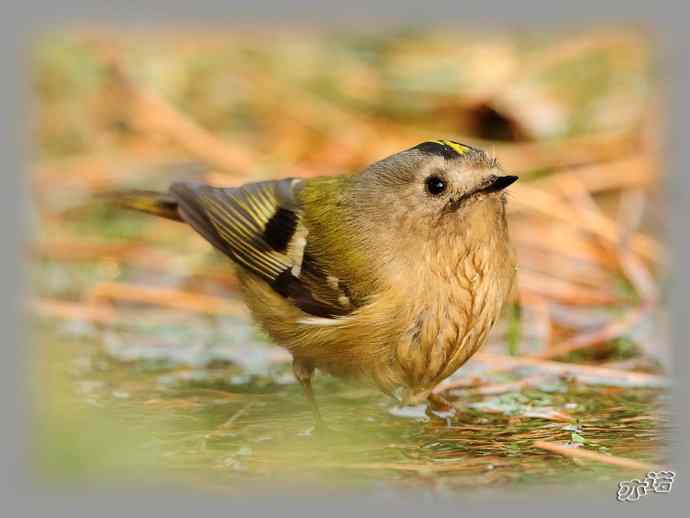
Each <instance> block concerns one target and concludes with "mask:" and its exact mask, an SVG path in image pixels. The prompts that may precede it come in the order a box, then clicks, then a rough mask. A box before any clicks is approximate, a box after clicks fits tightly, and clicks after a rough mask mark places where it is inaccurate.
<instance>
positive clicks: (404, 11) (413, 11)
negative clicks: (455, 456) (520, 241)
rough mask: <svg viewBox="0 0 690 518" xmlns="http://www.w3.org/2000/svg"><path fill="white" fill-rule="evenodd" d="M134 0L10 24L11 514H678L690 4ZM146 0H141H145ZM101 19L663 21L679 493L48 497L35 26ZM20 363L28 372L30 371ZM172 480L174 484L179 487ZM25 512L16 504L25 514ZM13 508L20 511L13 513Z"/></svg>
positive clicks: (6, 321)
mask: <svg viewBox="0 0 690 518" xmlns="http://www.w3.org/2000/svg"><path fill="white" fill-rule="evenodd" d="M128 4H130V2H114V3H111V4H107V5H106V4H105V3H101V4H97V3H92V2H85V1H80V0H63V1H62V2H60V5H51V4H49V3H45V4H44V3H41V2H31V1H24V2H22V3H17V4H15V5H12V6H6V7H5V9H4V11H5V12H4V13H3V14H4V16H3V19H2V22H1V23H2V25H3V27H2V31H0V39H1V41H0V56H2V63H3V64H4V66H3V70H4V72H5V74H4V78H3V80H2V81H1V82H0V88H1V89H2V92H0V113H1V114H2V117H0V126H1V130H0V135H2V139H1V140H0V142H2V153H3V166H4V171H3V174H2V175H1V176H0V182H2V184H1V188H0V200H1V203H0V215H1V216H2V217H0V236H2V238H3V246H2V248H1V251H0V287H2V291H3V296H2V297H0V319H1V321H0V322H1V324H2V327H0V329H2V331H3V335H4V343H3V344H2V347H1V348H0V353H1V354H2V361H0V368H2V375H1V376H0V383H2V387H0V397H1V398H2V400H3V404H2V406H1V407H0V408H2V409H3V426H2V434H3V439H4V440H2V442H1V443H0V451H1V456H0V460H1V461H2V468H3V469H2V481H1V483H0V487H1V488H2V492H3V494H2V496H3V497H4V498H3V499H2V504H3V508H4V510H5V513H8V511H9V512H11V513H12V514H11V515H14V514H18V513H19V512H21V513H22V515H38V514H39V513H40V514H41V515H43V514H48V513H50V514H51V515H53V514H55V515H63V514H64V515H69V516H81V515H84V516H94V515H98V516H107V515H111V514H112V515H113V516H118V517H121V516H123V514H137V515H138V514H142V515H143V514H146V515H159V514H160V515H165V516H169V517H172V516H178V515H179V516H189V515H190V514H194V513H199V512H205V513H214V514H215V513H222V515H224V516H229V515H234V516H254V515H264V514H265V515H272V516H278V515H280V516H281V517H282V516H285V515H286V514H287V515H290V516H293V515H295V516H305V515H310V514H317V513H318V514H320V515H327V516H329V517H331V516H334V515H343V516H345V515H347V516H352V515H353V514H355V513H363V512H364V513H369V512H370V513H372V514H374V513H376V514H383V513H386V514H388V513H395V516H398V515H399V516H408V515H409V516H419V515H420V514H422V513H424V514H429V513H433V515H434V517H436V516H446V515H449V516H450V515H457V514H458V513H459V512H461V511H463V510H466V509H468V508H471V509H472V510H474V509H475V508H476V510H477V511H480V512H488V513H491V514H507V513H518V514H522V513H523V512H524V513H529V514H530V516H532V515H534V514H537V515H541V514H544V515H547V516H548V515H551V516H553V515H555V514H557V515H559V516H562V515H564V514H575V513H577V515H578V516H581V515H582V514H583V512H587V511H590V510H592V511H593V510H594V509H595V508H596V509H597V510H599V509H602V506H604V507H603V509H605V512H610V513H614V514H618V513H621V514H623V513H624V514H625V515H626V516H630V515H635V514H637V513H644V514H648V513H649V511H650V510H651V509H654V510H663V511H667V510H668V511H672V510H674V508H675V509H678V510H679V509H682V507H681V506H682V504H683V497H684V489H685V488H686V487H688V486H687V482H686V481H687V479H688V476H690V470H688V469H687V468H688V465H689V453H690V450H689V448H688V437H689V434H688V432H689V430H690V417H689V410H690V404H689V403H690V387H689V386H688V385H689V382H688V367H690V365H689V361H688V360H689V357H688V342H689V338H690V325H689V324H690V318H688V309H689V308H690V300H689V299H688V297H689V295H688V294H689V292H690V290H689V288H690V282H689V280H690V277H689V276H688V270H687V267H686V266H687V265H689V264H690V249H689V247H688V237H689V236H688V232H687V222H688V221H690V214H688V202H689V200H688V189H687V185H688V177H687V173H686V171H688V170H690V147H689V146H687V145H686V140H687V135H689V134H690V127H689V124H688V121H690V113H689V112H690V110H689V109H688V106H689V104H688V92H690V81H689V77H688V56H689V55H690V44H689V43H688V33H689V32H690V31H689V30H688V28H687V25H688V24H687V18H688V16H687V13H683V12H681V9H680V6H678V5H676V2H673V1H672V0H669V1H667V0H662V1H658V0H657V1H655V2H650V1H649V0H646V1H644V0H629V1H627V2H622V1H621V2H602V1H601V0H598V1H597V0H578V1H577V2H562V3H559V2H553V1H548V0H521V1H520V2H513V3H509V2H504V3H502V4H490V3H489V2H482V3H480V4H479V5H469V4H466V3H460V2H458V1H457V0H455V1H452V0H438V1H437V0H426V1H419V0H398V1H395V0H389V1H385V2H379V3H376V4H371V2H367V1H365V0H348V1H347V2H338V1H336V0H320V1H319V0H296V1H292V2H283V3H280V2H278V1H277V0H273V1H258V0H256V1H254V2H252V3H249V2H239V1H236V0H226V1H223V0H195V1H194V2H189V1H185V0H167V1H153V0H148V1H143V2H139V5H128ZM132 4H133V3H132ZM85 21H93V22H98V23H109V24H115V25H120V26H123V27H124V26H127V27H131V26H142V25H158V24H175V25H182V24H184V25H190V24H191V25H197V26H199V25H202V26H203V25H214V26H218V25H221V26H228V25H232V24H254V23H297V24H302V25H304V24H307V25H315V24H327V25H336V26H341V27H344V26H348V25H353V26H356V27H359V28H362V27H365V28H367V27H368V28H371V29H373V30H376V28H377V27H378V26H381V25H382V24H386V25H392V24H395V25H410V24H418V23H425V24H426V23H443V24H448V23H459V24H465V25H467V26H469V27H470V28H475V29H480V30H481V29H482V28H483V27H485V28H497V27H501V26H509V27H510V26H512V27H514V26H516V25H517V26H524V27H526V28H528V27H529V28H544V29H546V30H553V29H558V28H561V27H563V26H565V27H566V28H567V27H572V28H579V27H583V28H586V27H591V26H593V25H604V24H617V23H634V24H640V25H643V26H645V27H650V28H651V29H652V30H653V31H654V32H656V33H657V35H658V36H659V43H660V46H661V48H662V51H663V52H665V54H664V55H663V58H664V63H662V71H663V72H664V73H665V74H666V86H667V91H668V94H669V103H670V108H671V109H670V110H669V114H670V117H669V124H668V127H667V139H666V146H667V150H668V161H667V180H668V181H667V185H666V193H667V197H666V200H667V202H668V204H670V209H669V218H668V220H669V222H670V224H669V228H668V234H667V238H668V239H667V242H668V243H669V244H670V247H671V253H672V261H671V262H672V270H673V277H672V279H673V283H672V285H671V286H670V292H669V295H670V301H671V318H670V321H671V338H672V341H673V353H674V362H673V365H674V372H673V375H674V393H673V400H672V406H673V411H674V428H673V433H672V445H673V458H674V459H675V462H676V464H675V466H674V467H675V469H676V471H677V472H678V477H677V480H676V482H675V484H674V490H673V492H672V493H671V494H670V495H663V496H658V497H652V498H648V499H644V500H643V501H641V502H639V503H637V504H618V503H616V502H615V499H614V493H613V488H612V490H611V491H607V492H606V494H601V495H587V497H586V499H583V498H582V496H583V495H581V494H578V495H575V494H573V495H568V494H567V493H565V492H564V493H562V494H550V495H544V498H540V499H537V498H533V497H532V496H528V495H517V494H515V493H508V494H505V495H493V494H492V496H491V498H492V501H490V502H489V501H485V500H482V498H481V495H478V498H476V499H475V498H471V499H469V500H467V499H465V500H463V501H460V500H449V501H443V502H437V503H435V504H433V505H432V504H430V503H429V499H428V498H426V497H425V495H423V494H422V493H416V492H415V493H412V494H406V495H397V494H396V495H388V496H386V497H381V498H373V497H362V496H360V497H358V496H357V495H350V498H346V497H345V495H343V494H338V495H330V496H329V495H325V494H320V495H319V496H318V497H315V496H311V495H306V494H299V495H285V494H280V495H262V496H261V497H259V496H258V495H259V494H258V493H257V494H256V495H253V496H252V495H247V497H246V498H243V499H241V500H238V499H237V498H233V499H230V498H223V497H218V496H216V495H214V496H210V495H209V496H203V495H200V494H198V493H193V492H191V491H190V492H189V494H182V492H181V491H180V489H179V488H176V489H175V493H174V494H170V493H169V492H166V488H161V487H144V488H141V487H140V488H137V489H134V488H119V489H118V488H110V489H107V488H105V487H102V486H100V485H99V484H98V481H90V482H91V483H90V484H88V485H87V486H85V487H84V488H83V489H82V490H80V491H74V489H73V488H70V489H69V490H67V488H66V491H65V492H64V493H63V494H59V493H57V492H53V493H48V492H47V491H46V490H45V489H41V488H39V487H37V486H34V485H33V484H32V482H31V481H30V478H29V473H28V469H27V454H28V450H27V448H28V444H27V442H26V440H25V439H26V437H27V435H28V433H29V432H30V429H31V427H30V426H29V423H28V421H27V418H28V412H27V411H26V408H27V404H28V401H29V399H28V394H27V393H26V392H27V390H26V388H27V385H26V383H25V379H26V376H27V373H28V372H29V371H28V365H27V362H26V361H25V356H26V355H25V343H24V339H23V338H24V337H23V335H24V332H25V331H26V329H25V326H24V324H23V320H22V313H23V312H22V293H23V287H24V286H23V281H22V273H23V260H22V258H23V251H22V248H23V236H26V235H27V232H28V231H29V230H30V228H29V221H28V217H27V215H26V213H25V212H24V204H23V201H24V200H25V196H26V194H27V190H26V185H27V182H26V178H27V176H26V175H25V166H24V158H25V156H26V152H27V150H28V146H27V143H26V142H25V139H24V135H26V130H27V129H28V128H27V123H26V112H25V111H24V110H25V109H26V107H27V104H26V102H27V96H26V91H27V90H26V88H27V86H28V85H27V83H26V66H25V65H26V63H25V59H26V57H27V52H26V51H27V48H28V45H29V44H30V42H31V39H32V35H33V34H34V33H36V32H41V31H42V30H45V29H50V28H54V27H61V26H64V25H69V24H75V23H79V22H85ZM18 366H19V368H17V367H18ZM168 489H169V488H168ZM12 511H14V512H12ZM7 515H10V514H7Z"/></svg>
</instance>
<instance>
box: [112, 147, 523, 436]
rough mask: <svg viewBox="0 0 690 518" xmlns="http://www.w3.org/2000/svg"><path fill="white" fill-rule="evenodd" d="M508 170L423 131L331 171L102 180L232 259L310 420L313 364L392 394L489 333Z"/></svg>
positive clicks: (502, 278) (456, 363)
mask: <svg viewBox="0 0 690 518" xmlns="http://www.w3.org/2000/svg"><path fill="white" fill-rule="evenodd" d="M517 179H518V177H517V176H515V175H510V174H506V172H505V171H504V170H503V169H502V167H501V166H500V165H499V163H498V161H497V159H496V158H494V157H491V156H489V155H488V154H487V153H486V152H485V151H483V150H481V149H478V148H476V147H472V146H469V145H466V144H462V143H460V142H457V141H455V140H447V139H439V140H429V141H425V142H422V143H420V144H417V145H415V146H414V147H411V148H409V149H405V150H402V151H400V152H398V153H395V154H393V155H390V156H388V157H385V158H382V159H381V160H379V161H377V162H375V163H373V164H371V165H369V166H368V167H366V168H365V169H364V170H362V171H361V172H358V173H356V174H347V175H342V176H320V177H313V178H304V179H302V178H285V179H279V180H267V181H259V182H254V183H247V184H244V185H241V186H239V187H225V188H224V187H217V186H210V185H207V184H203V183H199V182H186V181H182V182H175V183H172V184H171V185H170V187H169V189H168V191H167V192H155V191H144V190H130V191H120V192H115V193H110V198H111V200H112V201H114V202H115V203H117V204H118V205H119V206H121V207H125V208H128V209H134V210H137V211H141V212H145V213H148V214H152V215H155V216H159V217H163V218H167V219H170V220H174V221H177V222H181V223H184V224H186V225H188V226H190V227H191V228H192V229H193V230H195V231H196V232H197V233H199V234H200V235H201V236H202V237H203V238H205V239H206V240H207V241H208V242H209V243H210V244H211V245H212V246H213V247H214V248H216V249H217V250H218V251H220V252H221V253H222V254H224V255H225V256H227V258H229V259H230V260H231V261H232V263H234V265H235V270H236V274H237V277H238V278H239V284H240V287H241V292H242V294H243V298H244V300H245V301H246V303H247V305H248V307H249V309H250V312H251V314H252V316H253V318H254V319H255V321H256V322H257V323H258V324H259V325H260V327H262V328H263V329H264V330H265V331H266V332H267V334H268V335H269V336H270V337H271V338H272V339H273V340H274V341H275V342H276V343H277V344H279V345H281V346H283V347H284V348H286V349H287V350H288V351H289V352H290V353H291V355H292V358H293V364H292V366H293V372H294V375H295V377H296V379H297V380H298V381H299V383H300V384H301V385H302V387H303V391H304V394H305V396H306V400H307V401H308V403H309V405H310V407H311V410H312V412H313V415H314V418H315V422H316V423H317V424H318V423H321V422H322V418H321V413H320V410H319V405H318V404H317V402H316V399H315V396H314V391H313V388H312V377H313V374H314V372H315V370H318V371H320V372H324V373H327V374H331V375H333V376H336V377H341V378H347V379H352V380H357V381H360V382H362V383H365V384H369V385H373V386H374V387H377V388H378V389H380V390H381V391H382V392H384V393H385V394H387V395H389V396H391V397H393V398H395V399H396V400H397V401H398V402H399V403H400V404H402V405H418V404H422V403H427V402H428V403H430V404H444V403H447V402H445V401H444V400H443V399H442V398H439V396H437V395H436V394H434V392H433V390H434V388H435V387H436V386H438V385H439V384H440V383H441V382H442V381H443V380H444V379H445V378H447V377H448V376H450V375H451V374H453V373H454V372H455V371H457V370H458V369H459V368H460V367H461V366H462V365H463V364H464V363H465V362H467V360H469V359H470V358H471V357H472V355H473V354H474V353H475V352H476V351H477V350H478V349H479V348H481V347H482V345H484V344H485V343H486V341H487V335H488V333H489V331H490V330H491V328H492V327H493V326H494V324H495V322H496V320H497V319H498V318H499V316H500V314H501V311H502V307H503V306H504V304H505V303H506V301H508V300H509V299H510V297H511V296H512V294H513V290H514V288H515V277H516V270H517V267H516V259H515V254H514V250H513V248H512V246H511V243H510V237H509V231H508V223H507V219H506V203H507V196H506V191H505V189H506V188H507V187H508V186H510V185H511V184H513V183H514V182H515V181H516V180H517Z"/></svg>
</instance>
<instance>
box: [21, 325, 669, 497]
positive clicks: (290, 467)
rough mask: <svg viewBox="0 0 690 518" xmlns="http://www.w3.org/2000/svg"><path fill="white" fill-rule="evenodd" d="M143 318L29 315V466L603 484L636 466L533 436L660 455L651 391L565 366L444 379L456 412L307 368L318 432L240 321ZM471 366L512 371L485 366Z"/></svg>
mask: <svg viewBox="0 0 690 518" xmlns="http://www.w3.org/2000/svg"><path fill="white" fill-rule="evenodd" d="M153 314H154V315H157V314H156V313H155V312H154V313H153ZM158 316H159V320H160V321H161V322H165V328H164V329H163V328H162V327H161V326H162V325H163V324H162V323H161V322H159V323H158V324H153V323H151V322H149V323H148V324H146V325H143V324H141V323H139V324H136V323H132V322H135V320H130V324H126V323H121V324H120V325H117V326H112V327H110V328H108V329H103V328H99V326H97V325H93V324H85V323H76V322H72V323H66V322H58V321H52V320H50V319H46V320H42V321H41V323H40V324H37V325H36V326H34V344H36V345H37V349H38V352H40V353H41V354H40V358H41V360H42V361H41V362H40V365H41V367H40V368H39V369H38V370H37V374H38V375H39V377H40V383H39V384H37V387H38V388H37V390H39V391H40V392H41V394H40V395H41V399H42V401H41V403H40V405H39V407H38V408H39V412H38V420H39V423H40V424H41V425H40V426H39V427H37V428H38V432H37V434H38V437H37V438H38V445H39V448H38V453H37V457H36V459H37V462H38V464H37V465H38V467H39V470H40V472H41V473H42V474H43V475H47V476H48V477H49V478H54V479H57V480H60V481H63V482H64V480H65V479H67V480H71V479H74V480H83V479H89V480H94V479H96V480H98V481H103V480H110V479H112V480H120V479H125V480H130V481H131V480H141V481H149V482H151V481H160V480H171V481H174V482H180V483H183V484H185V485H188V484H192V485H194V486H197V487H202V488H205V489H212V490H218V491H223V492H225V491H229V492H233V491H237V490H239V488H241V487H244V485H245V484H247V483H250V484H253V483H255V482H261V483H278V484H288V485H293V484H301V483H306V484H313V483H316V484H319V485H325V486H326V487H331V486H332V487H338V488H340V489H343V488H349V487H351V488H358V489H359V490H362V489H364V490H371V491H380V490H385V489H386V488H390V489H395V488H401V487H409V486H415V487H423V488H429V489H430V490H433V491H434V492H450V493H453V492H456V491H461V490H463V489H468V488H478V487H481V488H495V487H501V488H510V489H511V490H518V489H519V488H521V487H526V486H528V487H534V488H541V487H543V486H544V485H554V484H555V485H567V486H569V487H571V488H572V487H573V485H579V486H585V487H589V486H590V485H591V486H592V488H596V489H598V490H600V491H602V490H603V489H604V488H605V487H609V488H610V491H611V494H612V495H614V494H615V488H616V484H617V481H618V480H621V479H629V478H637V477H641V476H642V475H643V473H638V472H636V471H635V470H621V469H620V468H616V467H612V466H606V465H601V464H599V463H593V462H586V461H579V460H573V459H569V458H565V457H562V456H559V455H555V454H552V453H549V452H546V451H544V450H540V449H538V448H536V447H534V445H533V442H534V441H535V440H539V439H542V440H549V441H555V442H559V443H564V444H569V445H571V446H572V447H573V448H584V449H588V450H593V451H596V452H601V453H604V454H611V455H617V456H623V457H627V458H630V459H636V460H640V461H646V462H650V463H657V462H663V461H664V460H665V459H664V454H663V449H662V445H663V444H664V439H663V436H664V433H665V432H667V431H668V423H667V414H666V412H665V410H664V404H665V401H666V394H665V393H664V392H663V391H662V390H660V389H639V388H638V389H635V388H633V389H631V388H619V387H593V386H584V385H581V384H579V383H577V382H575V381H573V380H569V379H567V378H544V379H543V380H541V381H540V382H539V383H536V384H535V386H533V387H529V388H525V389H523V390H518V391H508V392H505V393H497V394H484V395H483V394H480V393H478V391H476V390H472V389H458V390H456V391H454V392H452V393H451V395H450V396H449V397H452V398H453V399H454V403H455V404H456V405H457V407H458V409H459V412H458V414H457V416H456V417H452V418H443V417H439V416H435V415H432V416H431V417H430V416H429V415H427V413H426V412H425V409H424V408H423V407H412V408H399V407H397V406H396V405H395V403H394V402H393V401H391V400H390V399H388V398H386V397H385V396H383V395H380V394H378V393H376V392H373V391H370V390H367V389H363V388H361V387H354V386H351V385H348V384H346V383H343V382H339V381H337V380H334V379H333V378H330V377H327V376H319V377H317V379H316V382H315V390H316V394H317V398H318V400H319V402H320V404H321V408H322V412H323V414H324V416H325V419H326V420H327V423H328V426H329V428H330V429H331V430H330V432H326V433H320V432H319V431H318V430H315V429H314V427H313V420H312V416H311V414H310V412H309V408H308V407H307V404H306V402H305V400H304V398H303V395H302V392H301V388H300V386H299V385H298V384H297V383H296V382H295V380H294V378H293V377H292V374H291V369H290V367H289V363H287V362H286V361H285V360H286V356H285V354H284V353H282V352H281V350H280V349H278V348H276V347H275V346H272V345H270V344H268V343H266V342H264V341H263V338H262V337H261V336H259V335H257V334H256V333H255V332H254V331H253V330H252V327H251V326H250V325H249V324H248V323H247V322H246V321H244V320H242V319H239V318H238V319H233V318H229V319H228V318H225V319H217V318H209V317H190V316H189V315H186V316H181V315H177V316H173V317H172V318H171V317H170V314H168V313H165V312H160V314H159V315H158ZM153 320H156V318H155V316H154V318H153ZM475 364H476V365H475ZM480 365H481V362H474V363H473V362H470V364H468V366H467V369H463V370H465V371H466V372H465V373H464V374H463V370H461V373H460V374H459V375H458V376H459V377H460V378H462V377H463V376H466V377H467V376H468V375H469V374H468V373H471V374H472V375H473V376H476V375H477V373H481V369H480V368H479V367H478V366H480ZM482 377H483V379H484V380H485V381H487V380H489V381H493V382H506V381H510V380H511V379H512V378H511V375H510V374H508V373H497V374H495V375H492V374H491V373H490V372H488V371H486V370H485V374H482ZM254 487H256V486H254Z"/></svg>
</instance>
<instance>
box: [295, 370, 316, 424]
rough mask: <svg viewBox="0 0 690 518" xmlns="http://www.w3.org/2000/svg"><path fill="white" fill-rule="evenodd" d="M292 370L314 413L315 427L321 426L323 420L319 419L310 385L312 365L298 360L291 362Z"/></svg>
mask: <svg viewBox="0 0 690 518" xmlns="http://www.w3.org/2000/svg"><path fill="white" fill-rule="evenodd" d="M292 370H293V372H294V373H295V377H296V378H297V380H298V381H299V382H300V383H301V385H302V388H303V389H304V396H305V397H306V398H307V401H308V402H309V406H310V407H311V411H312V414H314V421H315V422H316V426H317V427H323V420H322V419H321V412H319V405H317V404H316V398H314V390H313V389H312V387H311V377H312V374H313V373H314V367H312V366H311V365H308V364H304V363H302V362H300V361H298V360H294V361H293V362H292Z"/></svg>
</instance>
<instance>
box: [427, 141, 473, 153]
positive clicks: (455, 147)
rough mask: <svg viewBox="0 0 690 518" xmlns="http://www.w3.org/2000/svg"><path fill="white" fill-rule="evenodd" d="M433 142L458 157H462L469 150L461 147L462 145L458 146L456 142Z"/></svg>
mask: <svg viewBox="0 0 690 518" xmlns="http://www.w3.org/2000/svg"><path fill="white" fill-rule="evenodd" d="M434 142H436V143H438V144H441V145H442V146H447V147H449V148H451V149H452V150H453V151H455V152H456V153H457V154H458V155H464V154H465V153H467V152H468V151H469V150H470V148H468V147H467V146H463V145H462V144H458V143H457V142H453V141H452V140H435V141H434Z"/></svg>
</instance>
